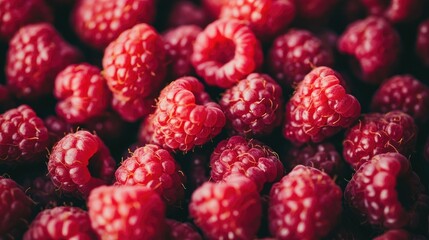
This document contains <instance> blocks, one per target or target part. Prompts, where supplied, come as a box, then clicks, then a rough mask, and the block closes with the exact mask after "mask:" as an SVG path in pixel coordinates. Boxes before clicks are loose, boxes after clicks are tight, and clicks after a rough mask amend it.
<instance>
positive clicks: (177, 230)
mask: <svg viewBox="0 0 429 240" xmlns="http://www.w3.org/2000/svg"><path fill="white" fill-rule="evenodd" d="M166 222H167V227H168V228H169V236H168V239H170V240H202V237H201V235H200V234H199V233H198V232H197V231H196V230H195V229H194V228H193V227H192V225H190V224H189V223H183V222H178V221H175V220H171V219H167V220H166Z"/></svg>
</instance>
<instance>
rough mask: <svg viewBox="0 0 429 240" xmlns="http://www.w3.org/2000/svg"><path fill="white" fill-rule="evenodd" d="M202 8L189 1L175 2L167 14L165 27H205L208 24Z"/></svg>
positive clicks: (207, 17) (207, 18) (208, 20)
mask: <svg viewBox="0 0 429 240" xmlns="http://www.w3.org/2000/svg"><path fill="white" fill-rule="evenodd" d="M209 18H210V17H209V16H207V14H206V12H205V11H204V9H203V8H201V7H199V6H196V5H195V4H194V3H193V2H191V1H177V3H175V4H174V5H173V9H172V10H171V12H170V14H169V18H168V21H167V25H168V27H169V28H176V27H179V26H183V25H196V26H199V27H205V26H206V25H207V24H208V23H209V22H210V19H209Z"/></svg>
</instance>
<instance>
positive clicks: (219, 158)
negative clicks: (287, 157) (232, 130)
mask: <svg viewBox="0 0 429 240" xmlns="http://www.w3.org/2000/svg"><path fill="white" fill-rule="evenodd" d="M210 167H211V169H212V171H211V179H212V180H213V181H215V182H219V181H225V178H226V177H228V176H229V175H231V174H233V175H237V174H239V175H243V176H246V177H248V178H249V179H251V180H252V181H253V182H254V183H255V184H256V185H257V187H258V190H259V191H261V190H262V188H263V186H264V184H265V183H269V182H274V181H277V180H279V179H280V178H281V177H283V165H282V163H281V162H280V159H279V156H278V155H277V153H276V152H274V151H273V150H272V149H271V148H270V147H268V146H267V145H265V144H263V143H261V142H259V141H257V140H254V139H250V140H246V139H245V138H243V137H241V136H233V137H231V138H229V139H226V140H223V141H221V142H220V143H219V144H218V145H217V146H216V148H215V149H214V151H213V153H212V154H211V156H210Z"/></svg>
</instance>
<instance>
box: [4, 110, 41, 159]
mask: <svg viewBox="0 0 429 240" xmlns="http://www.w3.org/2000/svg"><path fill="white" fill-rule="evenodd" d="M0 129H1V131H0V163H1V162H3V163H16V162H28V161H32V160H34V159H37V158H38V156H41V155H43V154H45V153H46V152H45V151H46V148H47V147H48V144H49V136H48V130H47V129H46V127H45V124H44V123H43V120H42V119H40V118H39V117H37V115H36V113H35V112H34V111H33V109H31V108H30V107H29V106H27V105H21V106H19V107H18V108H13V109H11V110H9V111H7V112H5V113H3V114H1V115H0Z"/></svg>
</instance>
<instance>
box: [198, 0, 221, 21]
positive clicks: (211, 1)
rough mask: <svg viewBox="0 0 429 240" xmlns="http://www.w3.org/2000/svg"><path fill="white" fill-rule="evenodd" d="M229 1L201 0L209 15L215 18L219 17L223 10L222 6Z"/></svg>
mask: <svg viewBox="0 0 429 240" xmlns="http://www.w3.org/2000/svg"><path fill="white" fill-rule="evenodd" d="M227 1H228V0H201V2H202V4H203V8H204V9H205V10H206V12H207V13H208V15H209V16H210V17H211V18H213V19H217V18H218V17H219V15H220V12H221V10H222V6H223V5H224V4H225V3H226V2H227Z"/></svg>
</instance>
